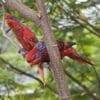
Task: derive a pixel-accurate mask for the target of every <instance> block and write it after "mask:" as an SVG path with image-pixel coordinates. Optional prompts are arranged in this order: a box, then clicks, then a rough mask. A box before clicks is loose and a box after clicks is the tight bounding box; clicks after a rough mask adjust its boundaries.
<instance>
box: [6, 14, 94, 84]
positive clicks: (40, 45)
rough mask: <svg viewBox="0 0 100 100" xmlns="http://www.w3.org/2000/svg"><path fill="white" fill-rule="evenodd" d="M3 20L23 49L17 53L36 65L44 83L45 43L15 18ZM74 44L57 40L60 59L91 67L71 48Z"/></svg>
mask: <svg viewBox="0 0 100 100" xmlns="http://www.w3.org/2000/svg"><path fill="white" fill-rule="evenodd" d="M4 18H5V22H6V23H7V24H8V26H9V27H10V28H11V29H12V31H13V32H14V33H15V36H16V38H17V40H18V41H19V42H20V44H21V45H22V47H23V49H21V50H19V52H20V53H21V54H22V55H23V56H24V57H25V59H26V61H27V62H28V63H29V64H30V66H33V65H35V64H38V68H39V73H40V76H41V80H42V81H43V82H44V83H45V80H44V72H43V66H42V64H43V63H44V62H46V63H49V62H50V58H49V54H48V52H47V48H46V45H45V43H44V42H39V41H38V39H37V38H36V36H35V34H34V33H33V32H32V31H31V30H30V29H29V28H28V26H26V25H24V24H22V23H21V22H20V21H19V20H18V19H17V18H16V17H15V16H12V15H11V14H6V15H5V17H4ZM74 44H75V43H73V42H68V41H60V40H57V46H58V49H59V52H60V55H61V58H63V57H65V56H68V57H69V58H71V59H73V60H75V61H78V62H79V63H85V64H90V65H93V64H92V63H91V62H90V61H89V60H87V59H86V58H84V57H82V56H80V55H79V54H78V53H77V51H76V50H75V49H74V48H73V47H72V46H73V45H74Z"/></svg>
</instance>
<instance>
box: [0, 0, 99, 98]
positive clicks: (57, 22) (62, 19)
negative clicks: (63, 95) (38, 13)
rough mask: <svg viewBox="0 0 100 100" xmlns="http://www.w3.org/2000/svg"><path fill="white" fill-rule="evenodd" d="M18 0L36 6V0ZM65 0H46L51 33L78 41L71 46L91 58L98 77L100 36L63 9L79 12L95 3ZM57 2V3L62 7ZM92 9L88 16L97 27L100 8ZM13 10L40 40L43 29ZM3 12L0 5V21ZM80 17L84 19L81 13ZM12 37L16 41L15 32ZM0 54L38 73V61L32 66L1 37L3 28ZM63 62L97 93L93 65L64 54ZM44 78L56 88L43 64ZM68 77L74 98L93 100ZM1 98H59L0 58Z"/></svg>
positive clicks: (13, 63)
mask: <svg viewBox="0 0 100 100" xmlns="http://www.w3.org/2000/svg"><path fill="white" fill-rule="evenodd" d="M21 1H22V2H23V3H24V4H26V5H27V6H29V7H30V8H32V9H34V10H36V4H35V0H34V1H33V0H21ZM68 2H69V3H68V4H67V3H66V0H59V2H58V1H57V0H50V1H49V0H46V5H47V11H48V16H49V18H50V21H51V25H52V30H53V33H54V36H55V38H56V39H60V40H71V41H74V42H76V44H77V45H76V46H74V48H76V49H77V51H79V52H80V54H81V55H84V56H86V57H87V58H88V59H91V61H93V63H94V64H95V66H94V67H95V69H96V71H97V73H98V75H99V79H100V74H99V73H100V39H99V37H97V36H96V35H94V34H93V33H92V32H90V31H89V30H87V29H86V28H85V27H83V26H80V25H79V24H78V23H76V22H75V21H73V20H72V19H71V17H70V15H68V13H65V11H64V10H63V9H65V10H66V12H69V13H73V14H74V13H75V11H76V12H80V11H82V10H88V9H91V8H92V7H94V8H95V6H96V5H95V4H93V3H92V1H91V3H88V2H84V3H83V2H80V3H76V0H69V1H68ZM58 5H60V6H61V7H62V9H61V8H60V7H59V6H58ZM62 5H63V6H62ZM95 9H96V10H95V11H96V12H95V13H96V14H93V13H92V14H91V15H90V17H91V18H94V19H91V20H92V24H93V25H95V27H97V28H98V29H100V9H97V8H95ZM13 13H14V15H15V16H17V17H18V18H19V19H20V21H21V22H23V23H24V24H26V25H28V26H29V27H30V28H31V29H32V31H33V32H35V34H36V35H37V37H38V39H39V40H40V41H41V40H43V33H42V32H41V30H40V29H39V28H38V27H37V26H36V25H35V24H34V23H33V22H31V21H29V20H26V19H24V18H23V16H21V15H19V13H17V12H16V11H13ZM2 16H3V11H2V9H0V21H2ZM81 17H83V19H84V16H81ZM86 18H87V19H85V20H88V17H86ZM86 26H88V24H86ZM99 34H100V33H99ZM11 37H12V39H13V40H15V41H16V39H15V36H14V35H12V36H11ZM17 43H18V42H17ZM0 57H2V58H4V59H5V60H6V61H8V62H9V63H11V64H12V65H14V66H16V67H17V68H20V69H22V70H24V71H25V72H28V73H30V74H32V75H35V76H37V77H39V75H38V69H37V65H36V66H35V67H34V68H33V69H31V68H30V67H29V65H28V64H27V62H26V61H25V60H24V58H23V57H22V56H21V55H20V54H18V50H17V49H16V48H14V47H13V45H12V44H11V43H9V41H8V40H7V39H6V38H4V37H3V35H2V32H0ZM62 62H63V66H64V69H66V70H67V71H68V72H70V74H72V75H73V76H74V77H75V78H76V79H78V80H79V81H80V82H82V83H83V84H84V85H85V86H87V87H88V88H89V89H90V90H92V91H93V93H94V94H95V95H97V96H100V80H97V78H96V74H95V71H94V69H93V67H91V66H89V65H84V64H79V63H77V62H74V61H72V60H71V59H69V58H67V57H65V58H64V59H63V60H62ZM45 78H46V81H47V84H48V85H50V86H51V87H52V88H53V89H56V85H55V82H54V80H53V78H52V75H51V73H50V72H49V71H48V69H47V68H45ZM67 78H68V77H67ZM68 80H69V87H70V91H71V94H72V98H73V100H92V98H91V97H90V96H88V95H87V94H86V92H85V91H84V90H83V89H82V88H81V87H80V86H79V85H77V84H76V83H75V82H74V81H73V80H71V79H70V78H68ZM11 92H12V93H11ZM0 98H1V100H58V96H57V95H56V94H54V93H53V92H52V91H50V90H49V89H48V88H46V87H44V86H42V85H41V84H40V83H39V82H37V81H35V80H34V79H32V78H29V77H27V76H24V75H22V74H20V73H17V72H16V71H14V70H12V69H11V68H10V67H9V66H8V65H7V64H5V63H3V62H2V61H0Z"/></svg>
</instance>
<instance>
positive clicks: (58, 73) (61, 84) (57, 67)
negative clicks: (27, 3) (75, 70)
mask: <svg viewBox="0 0 100 100" xmlns="http://www.w3.org/2000/svg"><path fill="white" fill-rule="evenodd" d="M36 1H37V6H38V9H39V11H40V14H41V18H40V23H41V26H40V27H41V30H42V31H43V33H44V41H45V44H46V46H47V50H48V53H49V56H50V61H51V63H52V65H53V66H52V71H53V75H54V76H53V77H54V79H55V81H56V84H57V87H58V92H59V96H60V98H61V100H70V99H71V96H70V92H69V89H68V84H67V83H66V79H65V75H64V71H63V66H62V64H61V60H60V54H59V51H58V48H57V45H56V41H55V39H54V37H53V33H52V30H51V26H50V23H49V20H48V16H47V12H46V7H45V5H44V0H36Z"/></svg>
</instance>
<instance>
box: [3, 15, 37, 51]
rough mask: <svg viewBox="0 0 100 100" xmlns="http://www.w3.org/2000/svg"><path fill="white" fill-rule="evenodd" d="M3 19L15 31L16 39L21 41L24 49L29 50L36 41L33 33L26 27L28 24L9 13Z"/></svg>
mask: <svg viewBox="0 0 100 100" xmlns="http://www.w3.org/2000/svg"><path fill="white" fill-rule="evenodd" d="M4 19H5V21H6V23H7V24H8V26H9V27H10V28H11V29H12V31H13V32H14V33H15V35H16V38H17V40H18V41H19V42H20V43H21V45H22V46H23V48H24V49H25V50H26V51H30V50H31V49H32V48H33V47H34V46H35V44H36V43H37V42H38V39H37V38H36V36H35V34H34V33H33V32H32V31H31V30H30V29H29V28H28V26H26V25H24V24H22V23H20V21H19V20H18V19H17V18H16V17H15V16H12V15H11V14H6V15H5V17H4Z"/></svg>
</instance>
